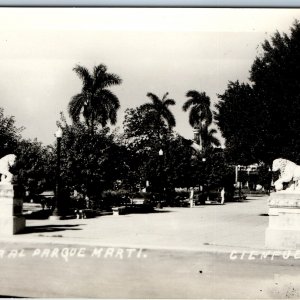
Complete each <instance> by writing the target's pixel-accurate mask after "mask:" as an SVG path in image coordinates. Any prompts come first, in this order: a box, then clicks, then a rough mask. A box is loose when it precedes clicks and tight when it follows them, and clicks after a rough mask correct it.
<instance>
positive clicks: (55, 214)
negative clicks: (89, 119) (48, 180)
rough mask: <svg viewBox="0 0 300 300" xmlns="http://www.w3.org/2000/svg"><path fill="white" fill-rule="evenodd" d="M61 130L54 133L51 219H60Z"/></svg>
mask: <svg viewBox="0 0 300 300" xmlns="http://www.w3.org/2000/svg"><path fill="white" fill-rule="evenodd" d="M62 134H63V132H62V129H61V128H60V127H59V128H58V129H57V131H56V132H55V137H56V141H57V143H56V184H55V203H54V210H53V212H52V216H51V217H50V218H51V219H56V220H57V219H61V217H62V216H61V203H60V200H61V199H60V152H61V138H62Z"/></svg>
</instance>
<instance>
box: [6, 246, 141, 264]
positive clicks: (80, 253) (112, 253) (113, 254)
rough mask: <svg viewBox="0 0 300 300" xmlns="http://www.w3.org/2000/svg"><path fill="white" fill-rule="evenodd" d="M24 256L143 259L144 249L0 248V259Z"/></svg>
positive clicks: (67, 259) (42, 257) (64, 258)
mask: <svg viewBox="0 0 300 300" xmlns="http://www.w3.org/2000/svg"><path fill="white" fill-rule="evenodd" d="M24 257H36V258H41V259H60V258H61V259H63V260H64V261H66V262H67V261H69V260H70V259H72V258H85V257H93V258H104V259H109V258H113V259H145V258H147V254H146V253H145V250H143V249H141V248H140V249H139V248H115V247H107V248H105V247H103V248H102V247H95V248H92V249H87V248H85V247H78V248H76V247H70V248H69V247H65V248H34V249H23V248H22V249H0V259H3V258H8V259H17V258H24Z"/></svg>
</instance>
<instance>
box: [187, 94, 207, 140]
mask: <svg viewBox="0 0 300 300" xmlns="http://www.w3.org/2000/svg"><path fill="white" fill-rule="evenodd" d="M186 96H187V97H188V98H189V99H188V100H187V101H186V102H185V103H184V104H183V106H182V109H183V111H187V110H190V114H189V123H190V124H191V126H192V127H193V128H194V129H195V132H197V133H196V135H197V137H196V139H197V140H198V143H199V144H200V146H202V144H203V143H202V140H203V138H204V136H205V135H207V133H208V126H209V125H210V124H211V123H212V119H213V117H212V112H211V110H210V98H209V97H208V96H207V95H206V94H205V92H201V93H199V92H198V91H195V90H191V91H188V92H187V93H186Z"/></svg>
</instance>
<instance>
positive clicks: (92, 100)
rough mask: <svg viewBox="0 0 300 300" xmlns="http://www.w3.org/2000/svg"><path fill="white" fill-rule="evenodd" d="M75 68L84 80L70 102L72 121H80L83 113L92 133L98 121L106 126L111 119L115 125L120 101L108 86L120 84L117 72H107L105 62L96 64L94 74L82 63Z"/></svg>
mask: <svg viewBox="0 0 300 300" xmlns="http://www.w3.org/2000/svg"><path fill="white" fill-rule="evenodd" d="M73 70H74V71H75V72H76V74H77V75H78V76H79V78H80V79H81V80H82V83H83V86H82V89H81V93H79V94H76V95H75V96H73V97H72V99H71V101H70V102H69V115H70V117H71V119H72V121H73V122H74V123H76V122H79V120H80V116H81V115H82V116H83V118H84V120H85V123H86V125H87V127H88V128H89V129H90V130H91V132H92V133H93V132H94V127H95V124H96V123H98V124H100V125H101V126H102V127H105V126H106V125H107V122H108V121H110V123H111V124H112V125H114V124H115V123H116V121H117V110H118V109H119V108H120V101H119V99H118V97H117V96H116V95H115V94H114V93H113V92H111V91H110V90H109V89H108V88H109V87H111V86H113V85H118V84H120V83H121V82H122V80H121V78H120V77H119V76H118V75H116V74H112V73H107V67H106V66H105V65H103V64H100V65H98V66H95V67H94V68H93V73H92V74H91V73H90V72H89V70H88V69H87V68H85V67H83V66H80V65H76V66H75V68H73Z"/></svg>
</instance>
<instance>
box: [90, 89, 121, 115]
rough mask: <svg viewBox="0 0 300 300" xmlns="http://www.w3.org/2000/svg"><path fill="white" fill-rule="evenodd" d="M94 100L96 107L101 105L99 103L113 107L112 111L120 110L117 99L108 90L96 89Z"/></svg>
mask: <svg viewBox="0 0 300 300" xmlns="http://www.w3.org/2000/svg"><path fill="white" fill-rule="evenodd" d="M95 100H96V101H97V100H98V101H97V104H96V105H101V103H104V102H105V103H108V104H109V106H111V107H114V109H116V110H117V109H119V108H120V101H119V99H118V97H117V96H116V95H115V94H114V93H113V92H112V91H110V90H107V89H103V90H100V89H98V90H97V91H96V93H95Z"/></svg>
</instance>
